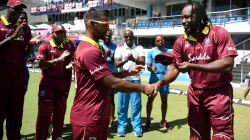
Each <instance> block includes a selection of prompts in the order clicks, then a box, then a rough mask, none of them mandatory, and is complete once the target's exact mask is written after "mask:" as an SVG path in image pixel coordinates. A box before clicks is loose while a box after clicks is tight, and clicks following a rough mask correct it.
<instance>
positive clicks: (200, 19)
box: [185, 1, 211, 29]
mask: <svg viewBox="0 0 250 140" xmlns="http://www.w3.org/2000/svg"><path fill="white" fill-rule="evenodd" d="M190 5H191V6H192V16H193V14H194V13H195V14H196V17H197V20H196V25H197V28H198V29H200V28H201V25H207V24H208V22H210V23H211V21H210V20H209V18H208V16H207V12H206V9H205V7H204V6H203V5H202V4H201V3H200V2H197V1H192V2H190V3H187V4H186V5H185V7H186V6H190Z"/></svg>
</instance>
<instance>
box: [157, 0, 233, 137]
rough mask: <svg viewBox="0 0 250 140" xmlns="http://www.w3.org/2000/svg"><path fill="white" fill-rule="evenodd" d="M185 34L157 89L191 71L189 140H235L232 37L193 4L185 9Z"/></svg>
mask: <svg viewBox="0 0 250 140" xmlns="http://www.w3.org/2000/svg"><path fill="white" fill-rule="evenodd" d="M182 23H183V26H184V29H185V35H183V36H181V37H179V38H178V39H177V40H176V42H175V44H174V47H173V55H174V56H175V61H176V64H175V65H171V66H170V68H169V69H168V71H167V72H166V74H165V76H164V78H163V79H161V80H159V81H158V82H157V83H156V84H157V87H158V86H159V87H161V86H163V85H166V84H169V83H170V82H173V81H174V80H175V79H176V77H177V76H178V74H179V72H188V74H189V77H190V78H191V84H190V86H189V88H188V97H187V100H188V101H187V103H188V124H189V126H190V140H210V139H211V127H212V130H213V136H212V140H233V139H234V131H233V121H234V110H233V107H232V104H233V102H232V98H233V88H232V85H231V84H230V81H232V73H231V71H232V68H233V66H234V57H235V56H237V51H236V48H235V45H234V43H233V40H232V38H231V36H230V34H229V33H228V32H227V31H226V30H225V29H224V28H222V27H218V26H213V25H211V22H210V20H209V19H208V16H207V14H206V10H205V8H204V7H203V6H202V4H201V3H199V2H196V1H194V2H192V3H189V4H187V5H185V7H184V8H183V10H182Z"/></svg>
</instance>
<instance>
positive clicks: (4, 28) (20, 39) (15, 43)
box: [0, 16, 31, 65]
mask: <svg viewBox="0 0 250 140" xmlns="http://www.w3.org/2000/svg"><path fill="white" fill-rule="evenodd" d="M2 18H4V17H3V16H2V17H1V18H0V41H3V40H5V39H6V38H8V37H9V36H11V35H13V33H14V32H15V30H16V28H17V25H14V26H10V25H6V24H5V23H4V22H3V21H2ZM30 39H31V30H30V27H29V26H28V25H24V26H23V27H22V28H21V29H20V31H19V33H18V35H17V37H16V38H15V39H14V40H12V41H11V42H8V43H6V44H4V46H2V47H1V48H0V63H5V64H10V65H24V63H25V61H24V58H25V48H26V46H27V45H28V43H29V41H30Z"/></svg>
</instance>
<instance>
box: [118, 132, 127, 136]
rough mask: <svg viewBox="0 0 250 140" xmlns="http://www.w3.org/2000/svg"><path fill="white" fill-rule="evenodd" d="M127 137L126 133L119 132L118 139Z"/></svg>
mask: <svg viewBox="0 0 250 140" xmlns="http://www.w3.org/2000/svg"><path fill="white" fill-rule="evenodd" d="M125 136H126V134H125V132H118V137H125Z"/></svg>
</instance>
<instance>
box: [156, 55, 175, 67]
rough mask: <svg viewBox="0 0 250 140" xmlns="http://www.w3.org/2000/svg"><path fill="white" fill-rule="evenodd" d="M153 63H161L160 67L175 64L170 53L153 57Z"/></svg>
mask: <svg viewBox="0 0 250 140" xmlns="http://www.w3.org/2000/svg"><path fill="white" fill-rule="evenodd" d="M154 61H155V63H161V64H162V65H165V66H168V65H170V64H173V63H175V57H174V55H173V54H172V53H169V52H163V53H160V54H158V55H156V56H155V59H154Z"/></svg>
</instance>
